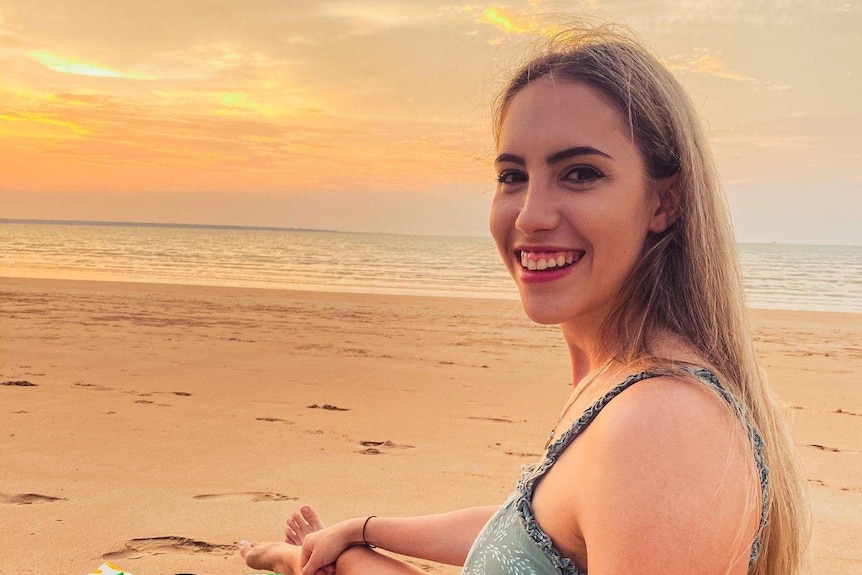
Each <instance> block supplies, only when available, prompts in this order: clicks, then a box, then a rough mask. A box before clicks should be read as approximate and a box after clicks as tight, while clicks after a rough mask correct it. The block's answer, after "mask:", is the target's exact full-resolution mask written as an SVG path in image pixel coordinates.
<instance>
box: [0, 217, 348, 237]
mask: <svg viewBox="0 0 862 575" xmlns="http://www.w3.org/2000/svg"><path fill="white" fill-rule="evenodd" d="M0 224H41V225H48V226H104V227H111V226H121V227H128V228H183V229H205V230H262V231H271V232H324V233H329V234H343V233H345V232H341V231H338V230H326V229H319V228H281V227H275V226H238V225H230V224H172V223H164V222H102V221H92V220H21V219H10V218H0Z"/></svg>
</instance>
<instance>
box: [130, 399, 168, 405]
mask: <svg viewBox="0 0 862 575" xmlns="http://www.w3.org/2000/svg"><path fill="white" fill-rule="evenodd" d="M135 403H140V404H143V405H157V406H159V407H172V406H171V404H169V403H156V402H154V401H150V400H148V399H139V400H137V401H135Z"/></svg>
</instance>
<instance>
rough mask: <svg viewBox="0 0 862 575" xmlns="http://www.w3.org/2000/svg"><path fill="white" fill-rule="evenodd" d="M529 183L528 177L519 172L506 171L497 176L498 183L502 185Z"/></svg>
mask: <svg viewBox="0 0 862 575" xmlns="http://www.w3.org/2000/svg"><path fill="white" fill-rule="evenodd" d="M526 181H527V175H526V174H524V173H523V172H519V171H518V170H506V171H504V172H501V173H500V175H499V176H497V182H499V183H501V184H518V183H522V182H526Z"/></svg>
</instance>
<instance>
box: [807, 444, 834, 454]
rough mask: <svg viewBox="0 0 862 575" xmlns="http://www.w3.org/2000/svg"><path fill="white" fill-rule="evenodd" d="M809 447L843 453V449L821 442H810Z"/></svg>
mask: <svg viewBox="0 0 862 575" xmlns="http://www.w3.org/2000/svg"><path fill="white" fill-rule="evenodd" d="M808 447H813V448H815V449H819V450H820V451H831V452H832V453H841V450H840V449H838V448H837V447H827V446H826V445H820V444H819V443H809V444H808Z"/></svg>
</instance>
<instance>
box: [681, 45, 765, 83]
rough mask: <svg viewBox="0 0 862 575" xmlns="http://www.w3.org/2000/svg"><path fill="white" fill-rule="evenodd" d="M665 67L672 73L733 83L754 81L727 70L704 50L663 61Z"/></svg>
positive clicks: (719, 60) (723, 64) (715, 57)
mask: <svg viewBox="0 0 862 575" xmlns="http://www.w3.org/2000/svg"><path fill="white" fill-rule="evenodd" d="M665 65H666V66H667V67H668V68H670V69H671V70H674V71H685V72H695V73H697V74H704V75H706V76H714V77H716V78H723V79H725V80H732V81H734V82H751V81H753V80H754V78H748V77H746V76H744V75H743V74H740V73H739V72H735V71H733V70H728V69H727V64H726V63H725V61H724V60H722V59H721V58H719V57H718V56H716V55H715V54H712V53H710V52H707V51H705V50H698V51H697V53H696V54H695V55H691V54H680V55H676V56H671V57H670V58H667V59H665Z"/></svg>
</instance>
